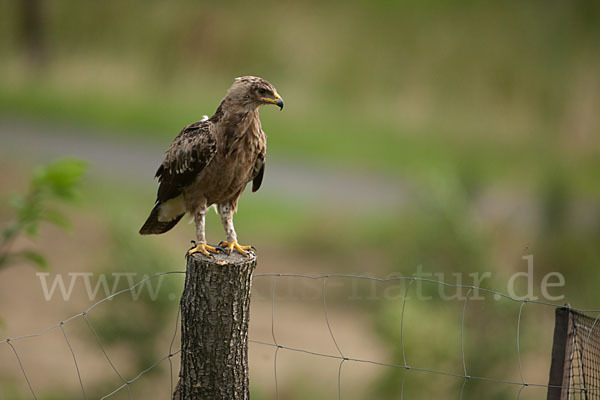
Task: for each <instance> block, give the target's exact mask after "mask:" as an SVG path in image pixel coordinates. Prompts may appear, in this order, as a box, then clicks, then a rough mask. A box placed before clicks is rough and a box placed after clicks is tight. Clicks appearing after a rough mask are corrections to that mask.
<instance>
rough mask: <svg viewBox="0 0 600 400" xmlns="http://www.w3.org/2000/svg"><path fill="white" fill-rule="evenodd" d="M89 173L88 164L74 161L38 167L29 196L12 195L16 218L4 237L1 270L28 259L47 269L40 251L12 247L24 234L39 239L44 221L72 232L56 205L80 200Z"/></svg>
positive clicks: (2, 240)
mask: <svg viewBox="0 0 600 400" xmlns="http://www.w3.org/2000/svg"><path fill="white" fill-rule="evenodd" d="M85 170H86V163H85V162H84V161H82V160H78V159H72V158H69V159H61V160H58V161H55V162H53V163H51V164H49V165H46V166H42V167H38V168H37V169H36V170H35V172H34V174H33V177H32V178H31V183H30V187H29V191H28V192H27V193H26V194H25V195H21V194H14V195H13V196H12V198H11V202H10V204H11V206H12V208H13V209H14V211H15V213H16V216H15V221H14V222H12V223H9V225H8V226H7V227H6V228H4V230H3V231H2V236H1V237H0V269H1V268H4V267H6V266H8V265H10V264H12V263H14V262H16V261H19V260H28V261H30V262H32V263H34V264H35V265H37V266H38V267H40V268H46V267H47V265H48V263H47V261H46V259H45V258H44V256H43V255H42V254H40V253H39V252H37V251H35V250H31V249H25V250H18V251H13V250H12V245H13V243H14V241H15V239H16V238H17V237H19V236H20V235H26V236H28V237H31V238H33V237H35V236H36V235H37V233H38V230H39V226H40V224H42V223H44V222H48V223H52V224H54V225H57V226H59V227H61V228H63V229H65V230H68V229H70V227H71V225H70V222H69V220H68V219H67V217H65V216H64V215H63V214H62V213H60V212H58V211H57V210H56V209H54V208H53V207H52V204H53V203H57V202H58V203H65V202H72V201H73V200H75V199H76V198H77V197H78V194H79V187H80V184H81V179H82V177H83V174H84V172H85Z"/></svg>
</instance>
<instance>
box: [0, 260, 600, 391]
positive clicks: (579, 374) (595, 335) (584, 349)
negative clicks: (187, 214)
mask: <svg viewBox="0 0 600 400" xmlns="http://www.w3.org/2000/svg"><path fill="white" fill-rule="evenodd" d="M166 275H185V271H170V272H162V273H158V274H155V275H152V276H149V277H147V278H145V279H142V280H140V281H139V282H138V283H136V284H135V285H133V286H131V287H129V288H127V289H123V290H120V291H117V292H115V293H113V294H112V295H110V296H107V297H105V298H103V299H102V300H100V301H98V302H96V303H94V304H93V305H91V306H90V307H89V308H87V309H86V310H85V311H83V312H81V313H78V314H75V315H73V316H71V317H69V318H67V319H65V320H63V321H60V322H58V323H57V324H55V325H53V326H50V327H48V328H46V329H44V330H42V331H40V332H38V333H33V334H28V335H23V336H16V337H11V338H6V339H4V340H0V345H3V344H6V345H7V346H9V347H10V349H11V351H12V353H13V354H14V356H15V361H16V365H17V366H18V368H19V369H20V371H21V373H22V375H23V378H24V380H25V382H26V384H27V388H28V390H29V392H30V393H31V396H32V397H33V399H35V400H38V395H37V392H36V390H35V382H32V380H31V378H30V376H29V375H28V373H27V366H26V365H24V363H23V362H22V359H21V357H20V355H19V352H18V351H17V348H16V347H15V345H14V343H16V342H19V341H20V340H23V339H27V338H35V337H40V336H43V335H45V334H47V333H49V332H51V331H54V330H60V331H61V333H62V336H63V337H64V340H65V343H66V345H67V349H68V350H69V352H70V354H71V357H72V360H73V365H74V368H75V370H76V373H77V377H78V383H79V386H80V389H81V394H82V398H83V399H85V400H88V399H89V397H88V394H87V392H86V389H85V385H84V383H83V380H82V378H81V376H82V374H81V370H80V366H79V363H78V358H77V356H76V353H75V351H74V349H73V347H72V345H71V340H70V338H69V336H68V335H67V333H66V331H65V329H64V326H65V325H66V324H69V323H71V322H72V321H74V320H77V319H83V320H84V322H85V324H86V325H87V327H88V328H89V330H90V332H91V333H92V335H93V337H94V338H95V341H96V342H97V344H98V346H99V348H100V350H101V351H102V354H103V356H104V358H105V359H106V361H107V363H108V365H109V366H110V368H111V370H112V371H113V372H114V374H115V375H116V376H117V377H118V378H119V379H120V380H121V381H122V384H120V385H119V386H117V387H115V388H114V390H112V391H111V392H109V393H107V394H105V395H104V396H102V397H100V400H104V399H109V398H111V397H112V396H114V395H115V394H117V393H119V392H121V391H123V390H126V391H127V396H128V398H129V399H132V398H133V396H132V392H131V389H130V387H131V385H132V384H133V383H134V382H136V381H137V380H139V379H140V378H141V377H142V376H144V375H145V374H147V373H148V372H149V371H151V370H152V369H154V368H156V367H157V366H158V365H160V364H162V363H163V362H165V361H168V363H169V374H170V393H173V390H174V375H173V373H174V367H173V361H172V359H173V357H174V356H176V355H178V354H179V353H180V351H181V350H179V349H177V350H176V349H174V346H175V341H176V337H177V332H178V328H179V320H180V311H178V312H177V316H176V320H175V328H174V330H173V334H172V337H171V340H170V343H169V348H168V351H166V352H165V353H166V354H165V355H164V356H163V357H162V358H159V359H158V360H156V361H155V362H154V363H152V364H151V365H149V366H148V367H147V368H145V369H143V370H141V371H140V372H139V373H138V374H137V375H135V376H133V377H132V378H130V379H128V378H126V377H125V376H124V374H122V373H121V372H120V370H119V369H118V368H117V366H116V365H115V363H114V362H113V360H112V359H111V357H109V355H108V352H107V350H106V347H105V345H104V344H103V343H102V340H101V338H100V336H99V334H98V333H97V331H96V329H95V327H94V325H93V324H92V323H91V321H90V320H89V318H88V315H89V313H90V312H92V311H93V310H94V309H95V308H96V307H98V306H99V305H100V304H102V303H104V302H106V301H108V300H110V299H112V298H114V297H116V296H119V295H122V294H123V293H127V292H131V291H133V290H135V289H136V288H137V287H139V286H140V285H143V284H144V283H145V282H147V281H149V280H152V279H157V278H159V277H161V276H166ZM282 278H288V279H308V280H312V281H320V282H321V296H320V297H321V298H322V312H323V317H324V320H325V323H326V325H327V330H328V332H329V336H330V338H331V341H332V343H333V345H334V346H335V349H336V352H335V353H321V352H315V351H312V350H310V349H305V348H297V347H293V346H287V345H285V344H284V343H282V342H281V341H280V340H278V338H277V334H276V317H275V316H276V312H275V310H276V305H277V302H276V299H277V290H278V284H277V282H278V281H279V280H280V279H282ZM254 279H271V280H272V287H271V293H270V298H271V299H270V300H271V339H272V341H260V340H254V339H249V342H250V343H254V344H257V345H261V346H268V347H271V348H273V349H274V361H273V373H274V386H275V397H276V398H277V399H279V386H280V382H279V378H278V358H279V356H280V353H281V352H282V351H289V352H294V353H302V354H307V355H310V356H314V357H316V358H325V359H334V360H339V364H338V371H337V397H338V399H343V398H344V393H343V379H344V365H346V364H347V363H358V364H370V365H376V366H382V367H389V368H394V369H400V370H402V371H403V375H402V385H401V390H400V393H399V396H400V399H403V398H404V384H405V380H406V376H407V374H408V372H409V371H419V372H424V373H429V374H432V375H440V376H449V377H454V378H459V379H462V380H463V383H462V386H461V391H460V399H462V398H463V394H464V391H465V386H466V384H467V383H468V382H469V381H481V382H494V383H498V384H503V385H511V386H514V387H518V388H519V391H518V395H517V399H520V398H521V393H522V391H523V390H524V389H525V388H527V387H537V388H546V389H549V388H562V389H564V390H566V391H567V392H568V393H570V395H569V397H568V398H570V399H598V398H600V324H598V320H599V319H600V310H597V309H589V310H581V309H580V310H577V309H570V310H571V311H572V312H573V313H574V315H575V318H574V322H573V323H574V327H575V328H574V329H575V330H576V331H577V332H579V334H578V335H573V336H572V337H571V338H570V339H571V340H572V343H571V346H572V349H573V351H572V352H571V360H570V361H571V362H570V369H569V374H570V376H571V379H570V380H569V381H568V382H569V383H568V386H563V385H551V384H548V383H543V382H532V381H528V380H526V379H525V377H524V373H523V368H522V361H521V343H520V337H521V328H522V323H521V321H522V314H523V309H524V307H525V306H528V307H530V306H537V307H550V308H554V309H556V308H561V307H563V306H561V305H559V304H554V303H550V302H545V301H540V300H528V299H519V298H515V297H511V296H509V295H507V294H504V293H501V292H497V291H494V290H490V289H486V288H482V287H478V286H470V285H463V284H452V283H448V282H444V281H441V280H435V279H427V278H420V277H414V276H410V277H391V278H377V277H370V276H364V275H349V274H329V275H302V274H285V273H263V274H255V275H254ZM331 279H347V280H360V281H370V282H376V283H386V282H393V281H402V282H406V283H407V286H406V290H405V291H404V295H403V299H402V309H401V320H400V321H399V322H400V332H401V333H400V339H401V340H400V342H401V343H400V344H401V350H402V352H401V354H402V360H401V362H399V363H385V362H380V361H376V360H369V359H364V358H354V357H351V356H349V355H347V354H346V353H345V352H344V349H343V348H342V347H341V346H340V344H339V343H340V341H339V340H338V338H339V336H336V334H335V332H334V329H333V327H332V324H331V323H330V317H329V312H328V305H327V298H328V296H327V290H328V282H329V281H330V280H331ZM415 282H424V283H429V284H434V285H440V286H444V287H450V288H459V289H464V290H466V296H465V297H464V300H463V302H464V304H463V307H462V313H461V317H460V344H461V347H460V351H461V366H460V370H461V371H462V373H456V372H452V371H445V370H438V369H432V368H423V367H417V366H413V365H411V362H410V361H411V360H409V359H407V355H406V348H405V310H406V304H407V297H408V293H409V289H410V287H411V286H412V285H413V284H414V283H415ZM474 292H477V293H486V294H489V295H492V296H494V297H495V299H496V300H498V299H506V300H509V301H511V302H514V303H515V304H518V305H519V312H518V315H517V323H516V332H515V336H516V340H515V342H516V347H515V352H516V355H517V359H518V368H519V376H520V379H519V380H507V379H494V378H490V377H484V376H476V375H474V374H471V373H470V371H469V369H468V368H467V362H466V357H465V314H466V310H467V307H468V304H469V299H470V296H471V294H473V293H474ZM586 313H587V314H591V313H593V314H596V313H597V314H598V315H597V316H596V317H595V318H591V317H589V316H586V315H584V314H586ZM571 394H572V395H571ZM576 396H579V397H576Z"/></svg>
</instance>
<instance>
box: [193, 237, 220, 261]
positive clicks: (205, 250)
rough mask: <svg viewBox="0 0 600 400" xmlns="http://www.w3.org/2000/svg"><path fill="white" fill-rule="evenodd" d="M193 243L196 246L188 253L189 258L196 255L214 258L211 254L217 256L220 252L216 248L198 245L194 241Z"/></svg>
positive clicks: (203, 244) (202, 244)
mask: <svg viewBox="0 0 600 400" xmlns="http://www.w3.org/2000/svg"><path fill="white" fill-rule="evenodd" d="M192 243H194V244H195V246H194V247H192V248H191V249H189V250H188V252H187V254H188V256H191V255H192V254H194V253H202V254H204V255H205V256H207V257H210V258H214V257H213V256H212V254H210V253H215V254H216V253H217V252H218V250H217V249H216V248H215V247H213V246H210V245H208V244H206V243H197V244H196V242H194V241H192Z"/></svg>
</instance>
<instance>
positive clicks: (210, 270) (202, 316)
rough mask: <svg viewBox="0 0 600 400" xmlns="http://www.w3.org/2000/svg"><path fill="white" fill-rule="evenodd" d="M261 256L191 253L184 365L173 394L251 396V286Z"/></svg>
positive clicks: (205, 399)
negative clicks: (249, 331)
mask: <svg viewBox="0 0 600 400" xmlns="http://www.w3.org/2000/svg"><path fill="white" fill-rule="evenodd" d="M255 267H256V256H254V255H253V254H250V255H249V257H243V256H241V255H240V254H237V253H233V254H231V255H225V254H216V255H215V256H214V258H208V257H205V256H203V255H201V254H198V253H196V254H194V255H192V256H190V257H188V258H187V274H186V278H185V287H184V290H183V296H182V297H181V370H180V373H179V382H178V384H177V388H176V389H175V392H174V393H173V399H174V400H221V399H222V400H238V399H240V400H242V399H243V400H247V399H249V398H250V391H249V378H248V322H249V313H250V287H251V284H252V273H253V272H254V268H255Z"/></svg>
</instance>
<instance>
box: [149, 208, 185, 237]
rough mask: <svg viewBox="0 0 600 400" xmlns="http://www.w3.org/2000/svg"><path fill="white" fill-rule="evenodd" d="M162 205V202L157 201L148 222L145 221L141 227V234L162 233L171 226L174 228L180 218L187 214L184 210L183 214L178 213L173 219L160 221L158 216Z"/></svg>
mask: <svg viewBox="0 0 600 400" xmlns="http://www.w3.org/2000/svg"><path fill="white" fill-rule="evenodd" d="M161 205H162V203H156V205H155V206H154V208H153V209H152V211H151V212H150V215H149V216H148V219H147V220H146V222H144V225H143V226H142V228H141V229H140V235H158V234H160V233H165V232H167V231H169V230H171V228H173V227H174V226H175V225H177V223H178V222H179V220H181V218H183V216H184V215H185V212H184V213H183V214H180V215H177V216H175V217H174V218H173V219H170V220H168V221H160V220H159V219H158V216H159V212H160V207H161Z"/></svg>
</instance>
